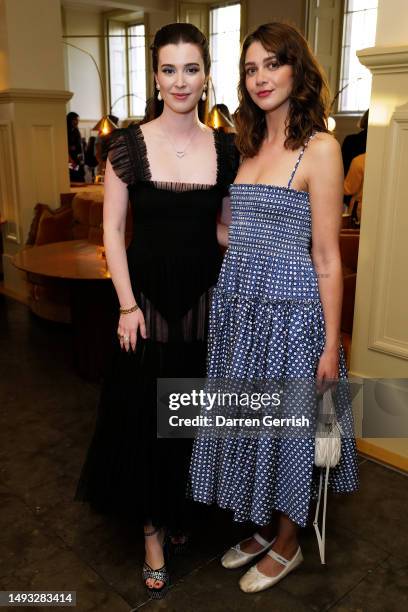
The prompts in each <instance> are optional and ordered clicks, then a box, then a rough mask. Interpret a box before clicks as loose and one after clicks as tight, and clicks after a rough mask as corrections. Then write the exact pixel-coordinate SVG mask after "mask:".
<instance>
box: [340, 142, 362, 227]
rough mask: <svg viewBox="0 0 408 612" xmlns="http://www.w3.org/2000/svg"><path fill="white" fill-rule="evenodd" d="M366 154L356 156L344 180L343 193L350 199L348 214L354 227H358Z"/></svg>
mask: <svg viewBox="0 0 408 612" xmlns="http://www.w3.org/2000/svg"><path fill="white" fill-rule="evenodd" d="M365 159H366V154H365V153H363V154H362V155H357V157H354V159H353V160H352V162H351V165H350V168H349V171H348V172H347V176H346V178H345V179H344V193H345V195H347V196H350V197H351V200H350V206H349V212H350V213H351V221H352V223H353V225H354V226H355V227H359V226H360V218H361V202H362V200H363V186H364V170H365Z"/></svg>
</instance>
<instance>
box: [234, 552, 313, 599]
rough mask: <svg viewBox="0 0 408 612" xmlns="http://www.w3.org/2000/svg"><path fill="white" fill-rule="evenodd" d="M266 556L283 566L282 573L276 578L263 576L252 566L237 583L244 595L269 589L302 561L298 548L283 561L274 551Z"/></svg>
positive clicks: (283, 558)
mask: <svg viewBox="0 0 408 612" xmlns="http://www.w3.org/2000/svg"><path fill="white" fill-rule="evenodd" d="M266 554H267V555H269V556H270V557H271V558H272V559H275V561H278V562H279V563H281V564H282V565H283V569H282V571H281V572H280V573H279V574H278V575H277V576H272V577H271V576H265V574H262V573H261V572H260V571H259V570H258V568H257V567H256V565H253V566H252V567H251V568H250V569H249V570H248V571H247V572H246V574H244V575H243V576H242V578H241V580H240V581H239V586H240V588H241V590H242V591H244V593H258V592H259V591H265V589H269V587H271V586H273V585H274V584H276V583H277V582H279V581H280V580H282V578H284V577H285V576H287V574H289V573H290V572H292V571H293V570H294V569H295V568H296V567H297V566H298V565H300V564H301V563H302V561H303V555H302V551H301V550H300V546H299V548H298V549H297V551H296V553H295V555H294V556H293V557H292V559H285V557H282V555H279V554H278V553H276V552H275V551H274V550H270V551H269V552H267V553H266Z"/></svg>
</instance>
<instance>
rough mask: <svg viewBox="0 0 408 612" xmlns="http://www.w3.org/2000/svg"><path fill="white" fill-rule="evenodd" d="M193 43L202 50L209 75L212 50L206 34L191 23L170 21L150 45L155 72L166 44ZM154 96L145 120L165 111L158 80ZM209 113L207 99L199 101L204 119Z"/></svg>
mask: <svg viewBox="0 0 408 612" xmlns="http://www.w3.org/2000/svg"><path fill="white" fill-rule="evenodd" d="M181 42H183V43H191V44H192V45H197V47H199V49H200V51H201V55H202V58H203V62H204V72H205V75H206V76H208V75H209V74H210V68H211V58H210V50H209V47H208V41H207V39H206V37H205V36H204V34H203V33H202V32H201V31H200V30H199V29H198V28H196V26H194V25H192V24H191V23H169V24H168V25H165V26H164V27H163V28H160V30H158V31H157V32H156V35H155V37H154V41H153V44H152V45H151V47H150V50H151V52H152V64H153V72H154V73H155V74H157V71H158V69H159V51H160V49H161V48H162V47H165V46H166V45H178V44H179V43H181ZM153 91H154V94H153V97H152V98H150V99H149V100H148V103H147V107H146V116H145V121H151V120H152V119H155V118H156V117H158V116H159V115H161V113H162V111H163V101H162V100H158V99H157V92H156V82H155V81H153ZM206 114H207V101H205V102H203V100H200V101H199V103H198V116H199V118H200V120H201V121H204V119H205V117H206Z"/></svg>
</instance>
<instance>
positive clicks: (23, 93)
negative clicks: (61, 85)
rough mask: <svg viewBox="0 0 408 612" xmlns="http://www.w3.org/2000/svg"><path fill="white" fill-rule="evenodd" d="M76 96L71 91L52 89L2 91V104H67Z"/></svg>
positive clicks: (0, 93)
mask: <svg viewBox="0 0 408 612" xmlns="http://www.w3.org/2000/svg"><path fill="white" fill-rule="evenodd" d="M73 95H74V94H73V93H72V92H71V91H64V90H62V91H58V90H50V89H18V88H14V89H4V90H3V91H0V104H10V102H39V103H41V104H44V103H50V102H51V103H56V104H65V103H66V102H68V100H70V99H71V98H72V96H73Z"/></svg>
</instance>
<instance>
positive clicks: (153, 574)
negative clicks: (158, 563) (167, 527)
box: [142, 528, 170, 599]
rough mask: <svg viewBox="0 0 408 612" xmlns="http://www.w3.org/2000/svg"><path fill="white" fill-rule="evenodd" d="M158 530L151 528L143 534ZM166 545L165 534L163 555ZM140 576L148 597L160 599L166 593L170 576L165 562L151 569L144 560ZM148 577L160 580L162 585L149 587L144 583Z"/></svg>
mask: <svg viewBox="0 0 408 612" xmlns="http://www.w3.org/2000/svg"><path fill="white" fill-rule="evenodd" d="M158 531H160V529H158V528H156V529H153V530H152V531H145V532H144V535H145V536H152V535H154V534H155V533H157V532H158ZM166 547H167V539H166V536H165V538H164V541H163V555H164V557H166ZM142 576H143V580H144V583H145V587H146V589H147V592H148V593H149V595H150V597H151V598H152V599H162V598H163V597H164V596H165V595H166V593H167V590H168V588H169V584H170V576H169V572H168V570H167V568H166V564H164V565H162V567H159V568H158V569H153V568H152V567H150V565H149V564H148V563H147V562H146V561H145V562H144V564H143V570H142ZM149 578H151V579H152V580H160V582H162V583H163V585H162V586H161V587H160V588H156V587H154V586H152V587H149V586H148V585H147V584H146V581H147V580H149Z"/></svg>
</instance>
